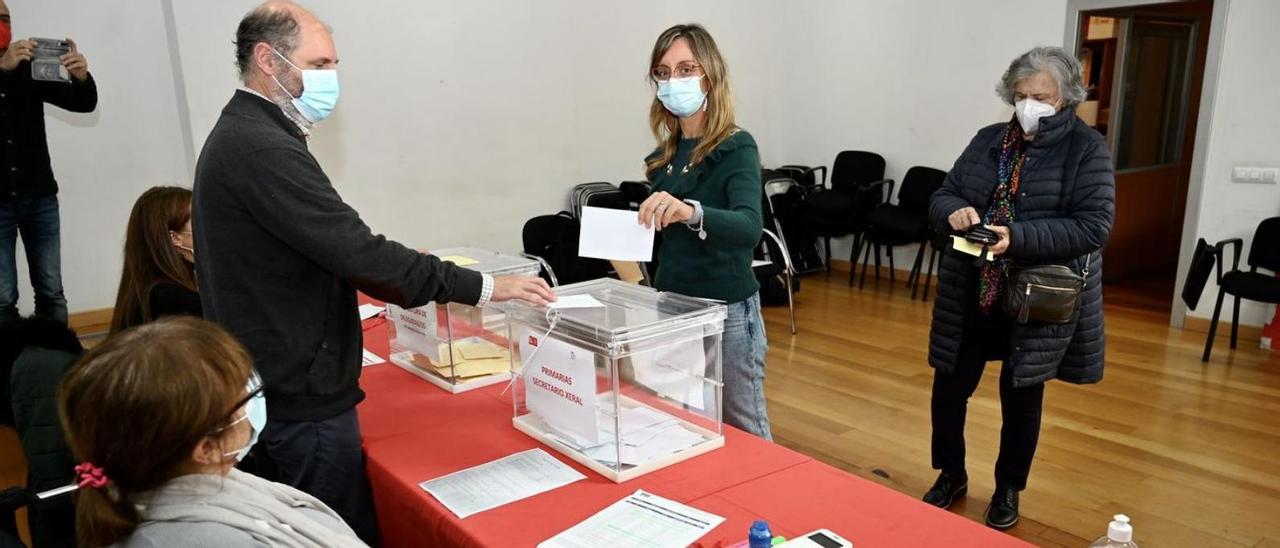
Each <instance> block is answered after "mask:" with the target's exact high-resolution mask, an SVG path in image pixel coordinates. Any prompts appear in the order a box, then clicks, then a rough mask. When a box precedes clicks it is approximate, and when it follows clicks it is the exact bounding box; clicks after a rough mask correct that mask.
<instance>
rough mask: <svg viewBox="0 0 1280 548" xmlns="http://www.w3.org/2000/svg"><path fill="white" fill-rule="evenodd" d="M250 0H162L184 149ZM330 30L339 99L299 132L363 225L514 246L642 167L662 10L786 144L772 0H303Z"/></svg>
mask: <svg viewBox="0 0 1280 548" xmlns="http://www.w3.org/2000/svg"><path fill="white" fill-rule="evenodd" d="M255 4H256V2H254V1H252V0H237V1H227V2H216V3H215V2H175V3H174V12H175V20H176V23H177V29H178V36H179V47H180V51H181V59H182V60H183V67H184V73H185V77H186V91H187V95H188V98H189V101H190V106H191V113H192V115H191V118H192V128H193V130H192V131H193V132H194V137H195V143H196V147H197V148H198V147H200V146H201V144H202V143H203V141H204V139H205V137H206V136H207V134H208V131H209V129H210V128H211V127H212V126H213V123H214V122H215V121H216V119H217V115H218V112H219V111H220V109H221V108H222V106H223V105H224V104H225V103H226V101H227V99H228V98H229V97H230V95H231V93H232V90H233V89H234V88H235V87H236V86H237V84H238V82H237V79H236V74H235V72H234V70H233V59H234V57H233V48H232V46H231V40H232V38H233V36H234V32H235V28H236V24H237V22H238V21H239V19H240V18H241V17H242V16H243V15H244V13H245V12H246V11H247V10H249V9H250V8H251V7H252V6H254V5H255ZM305 4H306V5H307V6H308V7H309V8H311V9H312V10H313V11H315V12H316V13H317V14H318V15H319V16H320V17H321V18H322V19H324V20H325V21H326V22H327V23H328V24H329V25H330V26H332V27H333V29H334V38H335V41H336V43H337V47H338V53H339V57H340V60H341V62H340V65H339V74H340V75H341V80H342V99H341V101H340V104H339V107H338V109H337V111H336V112H335V114H334V116H333V117H332V118H331V119H330V120H328V121H326V122H324V123H323V124H321V125H319V126H317V127H316V128H315V131H314V137H313V140H312V143H311V148H312V150H313V151H314V152H315V154H316V156H317V158H318V159H319V160H320V163H321V164H322V165H323V166H324V167H325V169H326V171H327V173H328V174H329V176H330V178H331V179H332V180H333V183H334V186H335V187H336V188H337V189H338V191H339V192H340V193H341V194H342V195H343V197H344V198H345V199H346V200H347V201H348V202H349V203H351V204H352V205H353V206H355V207H356V209H357V210H359V211H360V212H361V213H362V216H363V217H364V218H365V220H366V222H368V223H369V224H370V225H371V226H372V227H373V228H374V230H375V231H381V232H385V233H386V234H387V235H388V236H389V237H391V238H394V239H398V240H401V241H403V242H405V243H409V244H412V245H415V246H425V247H432V248H439V247H442V246H449V245H461V244H468V245H479V246H483V247H488V248H493V249H497V250H505V251H518V250H519V248H520V229H521V226H522V225H523V223H524V221H525V220H527V219H528V218H530V217H532V216H535V215H539V214H548V213H555V212H556V211H559V210H561V209H564V208H565V206H566V199H567V195H568V190H569V188H570V187H571V186H572V185H574V184H576V183H580V182H587V181H597V180H603V181H614V182H617V181H621V180H638V179H642V178H643V174H642V160H643V158H644V156H645V155H647V154H648V153H649V152H650V151H651V150H652V148H653V141H652V138H651V137H650V136H649V133H648V128H647V115H648V105H649V100H650V99H649V98H650V95H649V94H650V88H649V84H648V82H647V80H646V74H647V72H648V69H649V66H648V55H649V50H650V48H651V47H652V45H653V40H654V39H655V38H656V37H657V35H658V33H659V32H661V31H662V30H663V29H664V28H666V27H667V26H669V25H671V24H674V23H677V22H684V21H700V22H703V23H704V24H706V25H707V26H708V27H709V28H710V29H711V30H712V31H713V32H714V33H715V36H716V38H717V40H718V41H719V44H720V47H721V49H722V50H723V51H724V53H725V55H726V56H727V57H728V59H729V63H730V66H731V67H732V73H733V77H734V78H736V82H737V90H738V92H739V93H738V101H739V103H738V104H739V108H740V110H739V115H740V121H741V123H742V124H743V125H745V126H746V127H749V128H750V129H751V130H752V131H754V132H755V133H756V136H757V139H758V140H759V141H760V144H761V149H762V150H763V151H764V155H765V158H766V159H769V160H771V161H774V162H776V161H778V160H779V159H781V156H780V155H779V154H778V151H779V150H780V148H781V146H780V145H779V142H780V135H781V133H782V132H781V131H780V130H779V129H778V127H777V125H778V120H779V111H778V110H777V106H778V104H779V102H778V98H777V96H776V94H777V92H778V90H777V87H776V84H777V80H778V77H779V73H780V72H779V71H781V70H782V69H783V66H782V60H781V56H780V55H779V54H778V50H777V49H775V45H777V44H780V43H782V42H783V41H784V40H785V39H786V38H788V37H790V36H793V35H794V33H789V32H784V31H783V29H782V28H780V26H778V25H776V23H775V17H776V16H777V15H778V14H779V13H781V12H782V9H781V8H782V6H780V5H778V4H775V3H771V2H764V1H754V2H733V1H729V0H721V1H717V2H696V3H678V2H673V1H668V2H659V3H657V4H656V5H655V4H652V3H635V2H575V1H569V0H558V1H547V2H536V3H523V2H502V1H476V2H444V1H439V0H436V1H428V2H400V3H398V4H397V6H396V7H395V8H394V9H378V8H370V7H369V5H368V4H365V3H359V4H357V3H354V2H342V1H338V0H315V1H312V2H306V3H305Z"/></svg>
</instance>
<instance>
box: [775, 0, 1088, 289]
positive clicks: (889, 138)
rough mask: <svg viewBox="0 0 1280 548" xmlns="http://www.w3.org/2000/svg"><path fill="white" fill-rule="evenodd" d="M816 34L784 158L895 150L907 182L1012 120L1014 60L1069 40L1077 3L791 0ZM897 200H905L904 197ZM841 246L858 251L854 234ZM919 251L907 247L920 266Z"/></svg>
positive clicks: (794, 60)
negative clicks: (1009, 88) (1008, 92)
mask: <svg viewBox="0 0 1280 548" xmlns="http://www.w3.org/2000/svg"><path fill="white" fill-rule="evenodd" d="M787 8H788V10H789V11H791V14H790V15H789V17H790V18H791V19H790V20H789V21H788V22H789V23H791V24H792V25H794V26H796V28H803V29H805V30H804V31H803V32H796V33H794V34H793V40H794V42H792V43H791V44H790V49H788V52H789V55H788V61H787V63H786V69H787V70H788V72H787V73H786V74H787V82H788V83H789V84H790V85H789V86H788V87H787V89H788V90H789V91H788V93H787V94H785V95H783V98H782V101H783V102H782V103H780V104H778V105H777V108H780V109H784V112H785V115H784V116H783V120H784V132H785V133H784V137H783V151H782V155H781V156H782V158H783V159H785V160H786V163H798V164H807V165H826V166H830V165H831V163H832V161H834V160H835V157H836V153H838V152H839V151H841V150H869V151H872V152H878V153H880V154H881V155H883V156H884V157H885V164H886V165H885V176H886V177H889V178H891V179H894V180H895V181H897V182H898V183H899V187H900V186H901V183H902V176H903V175H905V174H906V172H907V170H908V169H909V168H911V166H916V165H922V166H929V167H934V168H938V169H941V170H943V171H949V170H950V169H951V166H952V164H954V163H955V160H956V158H957V157H959V156H960V153H961V151H963V150H964V147H965V145H967V144H968V143H969V141H970V140H971V139H972V138H973V136H974V134H976V133H977V131H978V129H980V128H982V127H984V126H986V125H989V124H992V123H995V122H1001V121H1005V120H1008V118H1009V116H1011V115H1012V112H1013V111H1012V108H1010V107H1008V106H1006V105H1005V104H1004V103H1003V102H1002V101H1001V100H1000V99H999V98H998V97H997V96H996V93H995V85H996V82H997V81H998V80H999V79H1000V75H1001V74H1003V73H1004V70H1005V69H1006V68H1008V66H1009V62H1010V61H1012V60H1013V59H1014V58H1015V57H1017V56H1018V55H1019V54H1021V53H1023V52H1025V51H1026V50H1028V49H1030V48H1031V47H1034V46H1045V45H1059V44H1060V42H1061V37H1062V21H1063V18H1064V17H1065V13H1066V1H1065V0H1052V1H1049V0H1043V1H1037V2H1008V1H1002V0H973V1H966V2H947V1H923V0H917V1H911V2H836V1H826V2H791V3H788V4H787ZM895 201H896V199H895ZM837 242H838V243H833V245H832V255H833V256H834V257H836V258H845V259H847V258H848V257H849V254H850V252H851V249H850V247H851V244H852V239H851V238H845V239H843V240H838V241H837ZM916 250H917V248H916V246H906V247H902V248H899V249H898V251H897V253H896V254H895V257H896V263H897V264H896V266H897V267H898V268H900V269H904V270H905V269H908V268H910V266H911V261H912V260H913V259H914V258H915V254H916Z"/></svg>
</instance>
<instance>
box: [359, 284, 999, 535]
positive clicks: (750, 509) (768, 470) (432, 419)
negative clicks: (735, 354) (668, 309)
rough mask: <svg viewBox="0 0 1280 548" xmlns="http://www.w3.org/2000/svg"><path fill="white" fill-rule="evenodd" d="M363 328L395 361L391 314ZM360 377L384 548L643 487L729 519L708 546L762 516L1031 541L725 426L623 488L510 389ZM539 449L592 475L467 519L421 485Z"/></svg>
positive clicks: (568, 516)
mask: <svg viewBox="0 0 1280 548" xmlns="http://www.w3.org/2000/svg"><path fill="white" fill-rule="evenodd" d="M364 302H367V301H364ZM365 328H366V330H365V346H366V348H368V349H369V350H371V351H373V352H374V353H375V354H378V355H379V356H381V357H382V358H384V359H385V358H387V357H388V353H387V350H388V342H387V334H386V328H385V321H384V320H381V319H373V320H368V321H366V322H365ZM360 384H361V386H362V387H363V388H364V390H365V392H366V394H367V395H368V397H367V399H366V400H365V401H364V402H363V403H361V404H360V407H359V413H360V427H361V429H362V430H363V433H364V446H365V453H366V454H367V456H368V473H369V481H370V483H371V484H372V486H373V497H374V504H375V505H376V509H377V513H378V524H379V526H380V527H381V529H382V539H383V541H384V545H386V546H388V547H395V546H502V547H507V546H534V545H536V544H537V543H539V542H541V541H543V540H545V539H547V538H550V537H552V536H554V535H555V534H557V533H559V532H561V531H563V530H565V529H568V528H569V527H572V526H573V525H575V524H577V523H578V522H580V521H582V520H584V519H586V518H588V517H589V516H591V515H592V514H595V513H596V512H599V511H600V510H602V509H604V508H605V507H606V506H609V505H610V504H613V503H614V502H617V501H618V499H621V498H623V497H625V496H627V495H629V494H631V493H632V492H634V491H635V490H637V489H643V490H645V491H649V492H651V493H654V494H656V495H659V496H663V497H666V498H669V499H672V500H676V501H679V502H682V503H685V504H689V505H691V506H694V507H696V508H699V509H701V510H705V511H708V512H712V513H714V514H716V515H719V516H723V517H724V518H726V520H725V523H724V524H722V525H721V526H719V527H718V528H716V529H715V530H714V531H712V532H711V533H709V534H708V535H707V536H705V537H703V538H702V539H701V540H700V541H699V545H700V546H706V547H712V546H717V545H720V544H725V545H727V544H732V543H735V542H738V541H741V540H743V539H744V538H746V533H747V530H748V529H749V528H750V525H751V522H752V521H753V520H756V519H764V520H767V521H768V522H769V525H770V527H771V528H772V529H773V531H774V534H776V535H783V536H787V537H788V538H790V537H792V536H795V535H800V534H804V533H807V532H809V531H812V530H814V529H819V528H827V529H831V530H832V531H835V532H836V533H837V534H840V535H842V536H844V537H845V538H848V539H849V540H851V541H853V542H854V544H855V545H856V546H858V547H860V548H861V547H865V546H930V545H948V546H1024V545H1025V544H1024V543H1022V542H1021V541H1019V540H1017V539H1015V538H1013V537H1009V536H1007V535H1004V534H1001V533H998V532H996V531H992V530H991V529H988V528H986V527H984V526H982V525H980V524H977V523H974V522H971V521H969V520H967V519H964V518H963V517H960V516H957V515H955V514H951V513H948V512H945V511H942V510H938V509H936V508H933V507H931V506H929V505H926V504H924V503H922V502H920V501H918V500H915V499H913V498H911V497H907V496H906V495H903V494H901V493H897V492H895V491H893V490H890V489H888V488H886V487H883V486H881V485H879V484H876V483H874V482H870V481H867V480H864V479H862V478H859V477H857V476H853V475H851V474H848V473H845V472H843V471H840V470H838V469H835V468H832V467H830V466H827V465H825V464H823V463H820V462H817V461H815V460H813V459H811V458H809V457H806V456H804V455H802V454H800V453H797V452H795V451H791V450H789V449H787V448H784V447H782V446H779V445H775V444H772V443H768V442H765V441H762V440H760V439H759V438H756V437H754V436H751V435H749V434H746V433H744V432H742V431H740V430H737V429H734V428H732V427H729V426H725V446H724V448H722V449H718V450H715V451H712V452H710V453H708V454H705V455H702V456H699V457H695V458H693V459H690V460H688V461H685V462H682V463H679V464H676V465H674V466H670V467H667V468H664V469H662V470H659V471H657V472H654V473H651V474H648V475H645V476H642V477H640V478H637V479H635V480H632V481H629V482H626V483H623V484H615V483H613V482H612V481H609V480H607V479H605V478H604V477H602V476H600V475H599V474H596V473H595V472H592V471H590V470H588V469H587V468H585V467H583V466H581V465H579V464H578V463H576V462H574V461H572V460H571V459H569V458H567V457H564V456H562V455H560V454H559V453H557V452H556V451H555V450H554V449H551V448H549V447H545V446H543V445H542V444H541V443H539V442H537V441H536V440H534V439H533V438H530V437H529V436H526V435H525V434H523V433H521V432H520V431H518V430H516V429H515V428H514V427H512V425H511V418H512V414H513V411H512V402H511V398H510V393H508V394H506V395H503V394H502V391H503V389H504V388H505V385H497V386H490V387H486V388H481V389H478V390H474V391H471V392H466V393H463V394H457V395H452V394H449V393H447V392H445V391H443V390H441V389H439V388H437V387H436V386H434V385H432V384H430V383H428V382H426V381H424V380H422V379H420V378H418V377H416V376H414V375H413V374H410V373H409V372H407V371H404V370H401V369H400V368H399V367H397V366H395V365H393V364H391V363H387V364H382V365H376V366H371V367H366V368H365V369H364V372H363V375H362V377H361V379H360ZM535 447H543V448H544V449H546V450H547V452H548V453H550V454H552V455H555V456H556V457H558V458H560V460H561V461H562V462H564V463H565V464H568V465H569V466H573V467H574V468H575V469H577V470H578V471H580V472H582V473H583V474H584V475H586V476H587V479H585V480H582V481H579V482H577V483H573V484H570V485H568V486H566V487H562V488H560V489H556V490H553V491H549V492H546V493H542V494H540V495H537V496H534V497H530V498H527V499H524V500H521V501H517V502H514V503H511V504H508V505H506V506H502V507H499V508H495V509H493V510H489V511H486V512H482V513H480V514H476V515H474V516H471V517H469V518H467V519H465V520H460V519H458V518H457V517H456V516H454V515H453V514H452V513H451V512H449V511H448V510H447V509H446V508H444V506H442V505H441V504H440V503H439V502H437V501H436V500H435V498H433V497H431V495H429V494H427V493H426V492H425V491H423V490H422V489H421V488H419V487H418V484H419V483H421V482H423V481H425V480H427V479H431V478H435V477H438V476H442V475H444V474H448V473H450V472H455V471H458V470H461V469H463V468H468V467H471V466H475V465H478V464H483V463H485V462H489V461H491V460H495V459H498V458H501V457H504V456H507V455H510V454H512V453H516V452H519V451H523V450H526V449H532V448H535Z"/></svg>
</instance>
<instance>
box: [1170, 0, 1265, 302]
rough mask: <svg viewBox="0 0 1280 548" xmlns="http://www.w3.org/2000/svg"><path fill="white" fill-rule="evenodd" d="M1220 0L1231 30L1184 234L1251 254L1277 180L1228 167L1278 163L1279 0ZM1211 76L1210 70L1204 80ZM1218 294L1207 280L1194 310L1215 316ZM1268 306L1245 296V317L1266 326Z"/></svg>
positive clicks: (1226, 38) (1187, 249) (1224, 37)
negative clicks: (1238, 178) (1233, 243)
mask: <svg viewBox="0 0 1280 548" xmlns="http://www.w3.org/2000/svg"><path fill="white" fill-rule="evenodd" d="M1219 3H1222V0H1219ZM1218 7H1219V8H1221V9H1217V10H1215V12H1214V17H1215V18H1216V17H1219V16H1220V15H1221V14H1223V13H1224V12H1225V16H1226V19H1225V25H1224V27H1225V30H1226V32H1225V33H1224V34H1223V35H1222V37H1221V38H1222V40H1223V42H1222V48H1223V50H1222V58H1221V61H1220V63H1219V65H1218V71H1217V74H1216V86H1217V91H1216V94H1215V96H1214V97H1213V100H1212V103H1211V104H1209V105H1207V106H1208V107H1209V108H1210V109H1211V115H1210V116H1209V119H1210V121H1209V130H1208V132H1207V134H1208V136H1209V138H1208V141H1207V142H1206V143H1205V147H1206V148H1205V155H1204V171H1203V180H1202V181H1201V184H1200V192H1199V200H1198V204H1197V203H1196V200H1188V208H1189V209H1188V212H1187V214H1188V218H1189V219H1191V221H1189V222H1188V224H1187V229H1186V230H1188V231H1190V233H1189V234H1184V239H1187V240H1189V241H1190V242H1192V243H1194V241H1195V240H1194V238H1196V237H1203V238H1205V239H1207V240H1209V242H1211V243H1212V242H1215V241H1218V240H1221V239H1224V238H1243V239H1244V241H1245V247H1244V251H1245V256H1247V255H1248V251H1249V249H1250V248H1251V245H1252V243H1253V242H1252V241H1251V240H1252V237H1253V231H1254V229H1255V228H1257V225H1258V222H1259V221H1260V220H1262V219H1264V218H1267V217H1274V216H1277V215H1280V185H1259V184H1245V183H1233V182H1231V169H1232V167H1234V166H1237V165H1250V166H1259V165H1261V166H1272V167H1275V166H1280V102H1278V101H1277V100H1276V99H1277V97H1278V95H1277V92H1276V90H1277V89H1280V65H1278V64H1277V62H1276V59H1280V42H1278V41H1277V40H1276V39H1275V25H1276V23H1277V22H1280V2H1275V1H1273V0H1230V2H1229V3H1228V4H1224V5H1220V6H1218ZM1213 76H1214V75H1212V74H1208V73H1206V85H1208V84H1209V83H1210V82H1209V81H1208V79H1209V78H1211V77H1213ZM1197 146H1199V144H1197ZM1189 252H1190V247H1188V246H1184V251H1183V253H1184V255H1185V254H1187V253H1189ZM1241 266H1244V259H1243V258H1242V259H1241ZM1179 275H1180V276H1181V275H1182V273H1181V272H1180V273H1179ZM1180 280H1181V278H1180ZM1216 296H1217V288H1216V285H1215V284H1214V283H1213V282H1212V281H1210V285H1209V287H1208V288H1206V289H1205V293H1204V296H1203V297H1201V300H1200V305H1199V306H1198V307H1197V309H1196V310H1194V311H1191V312H1189V314H1190V315H1192V316H1196V317H1201V318H1207V317H1210V316H1211V315H1212V314H1213V301H1214V299H1215V298H1216ZM1231 310H1232V305H1231V301H1230V300H1228V301H1227V303H1226V305H1225V306H1224V307H1223V312H1222V318H1226V319H1230V317H1231ZM1270 310H1271V308H1270V307H1267V306H1263V305H1261V304H1258V303H1250V302H1247V301H1246V302H1245V304H1244V305H1243V306H1242V307H1241V312H1240V321H1241V323H1244V324H1251V325H1261V324H1263V323H1265V322H1266V321H1268V320H1270V319H1271V313H1270Z"/></svg>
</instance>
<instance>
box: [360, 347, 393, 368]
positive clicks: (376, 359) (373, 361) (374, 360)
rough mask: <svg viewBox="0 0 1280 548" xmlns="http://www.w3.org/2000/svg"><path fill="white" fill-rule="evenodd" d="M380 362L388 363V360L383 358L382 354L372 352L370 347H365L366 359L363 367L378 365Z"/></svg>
mask: <svg viewBox="0 0 1280 548" xmlns="http://www.w3.org/2000/svg"><path fill="white" fill-rule="evenodd" d="M380 363H387V360H384V359H382V356H379V355H377V354H374V353H373V352H370V351H369V349H368V348H365V349H364V360H363V363H362V364H361V367H369V366H370V365H378V364H380Z"/></svg>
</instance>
